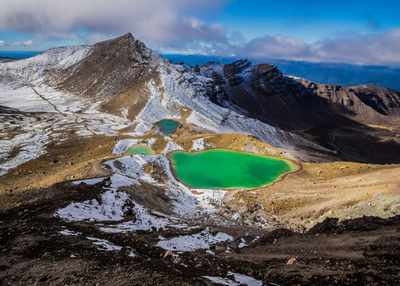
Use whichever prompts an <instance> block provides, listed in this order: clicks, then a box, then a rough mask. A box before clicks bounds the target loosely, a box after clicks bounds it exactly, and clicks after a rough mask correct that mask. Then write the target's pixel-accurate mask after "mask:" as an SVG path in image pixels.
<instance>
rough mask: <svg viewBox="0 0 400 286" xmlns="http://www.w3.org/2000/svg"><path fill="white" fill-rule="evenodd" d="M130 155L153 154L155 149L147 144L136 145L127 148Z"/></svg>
mask: <svg viewBox="0 0 400 286" xmlns="http://www.w3.org/2000/svg"><path fill="white" fill-rule="evenodd" d="M127 152H128V154H129V155H152V154H154V152H153V150H152V149H151V148H150V147H148V146H146V145H134V146H131V147H129V148H128V150H127Z"/></svg>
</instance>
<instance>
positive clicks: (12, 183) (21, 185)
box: [0, 136, 118, 208]
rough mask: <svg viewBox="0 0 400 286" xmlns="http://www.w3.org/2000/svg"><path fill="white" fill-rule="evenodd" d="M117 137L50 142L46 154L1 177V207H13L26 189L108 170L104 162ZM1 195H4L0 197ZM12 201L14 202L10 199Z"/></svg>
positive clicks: (98, 174)
mask: <svg viewBox="0 0 400 286" xmlns="http://www.w3.org/2000/svg"><path fill="white" fill-rule="evenodd" d="M117 139H118V138H115V137H107V136H93V137H90V138H82V137H74V136H72V137H71V138H70V139H69V140H68V141H65V142H62V143H60V144H54V143H52V144H51V145H49V146H47V152H48V153H47V154H45V155H43V156H40V157H39V158H38V159H36V160H31V161H28V162H26V163H24V164H22V165H21V166H19V167H17V168H15V169H13V170H10V172H9V173H7V174H6V175H4V176H1V177H0V195H1V194H4V193H7V194H9V198H8V199H7V200H6V201H5V200H2V199H0V208H8V207H12V206H13V204H14V203H16V204H18V203H19V201H23V200H24V194H21V193H24V192H26V193H27V195H29V192H30V190H32V189H38V188H46V187H49V186H52V185H54V184H55V183H59V182H63V181H69V180H79V179H81V178H92V177H98V176H104V175H106V174H108V172H107V170H105V169H104V167H103V166H102V165H101V162H102V161H104V160H106V159H110V158H111V157H112V148H113V147H114V145H115V143H116V141H117ZM0 198H1V197H0ZM11 202H13V203H11Z"/></svg>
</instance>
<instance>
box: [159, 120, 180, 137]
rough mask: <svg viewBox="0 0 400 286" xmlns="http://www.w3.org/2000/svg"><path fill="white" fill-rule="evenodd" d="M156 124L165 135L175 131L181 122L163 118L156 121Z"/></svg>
mask: <svg viewBox="0 0 400 286" xmlns="http://www.w3.org/2000/svg"><path fill="white" fill-rule="evenodd" d="M157 126H158V127H159V128H160V130H161V132H162V133H164V134H165V135H171V134H173V133H175V132H176V129H178V128H179V127H180V126H181V124H180V123H179V122H177V121H175V120H172V119H163V120H160V121H158V122H157Z"/></svg>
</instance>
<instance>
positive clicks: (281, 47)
mask: <svg viewBox="0 0 400 286" xmlns="http://www.w3.org/2000/svg"><path fill="white" fill-rule="evenodd" d="M227 2H229V1H228V0H69V1H62V0H57V1H56V0H0V7H1V9H0V31H14V32H19V33H26V34H29V35H34V37H36V38H35V39H33V42H39V40H43V41H46V40H48V39H52V40H53V42H54V41H55V40H54V39H60V40H65V39H76V40H77V41H78V42H88V43H93V42H96V41H100V40H103V39H106V38H109V37H111V36H116V35H118V34H122V33H126V32H132V33H133V34H134V35H135V36H136V37H137V38H139V39H141V40H143V41H144V42H146V43H147V44H148V45H149V46H150V47H152V48H154V49H157V50H160V51H181V52H182V51H183V52H189V53H202V54H214V55H237V56H242V57H250V58H280V59H288V60H304V61H324V62H348V63H357V64H384V65H400V28H399V29H392V30H390V31H384V32H378V31H374V32H371V33H369V34H355V33H352V34H350V35H345V36H335V37H327V38H326V39H322V40H320V41H316V42H306V41H304V40H302V39H298V38H293V37H289V36H284V35H265V36H263V37H259V38H255V39H250V40H249V41H247V42H245V41H244V36H243V35H241V34H240V33H239V32H237V31H231V30H229V29H227V27H224V26H222V25H220V24H218V17H217V16H218V12H219V11H222V9H223V8H224V5H226V3H227ZM243 5H246V4H245V3H243ZM33 42H32V39H31V38H29V39H26V40H25V41H19V43H21V46H30V45H32V43H33ZM6 45H11V44H10V43H6V42H4V39H0V46H6Z"/></svg>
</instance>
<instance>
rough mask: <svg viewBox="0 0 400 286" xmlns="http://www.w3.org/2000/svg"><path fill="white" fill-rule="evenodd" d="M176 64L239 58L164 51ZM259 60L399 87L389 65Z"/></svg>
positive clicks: (397, 71) (322, 78)
mask: <svg viewBox="0 0 400 286" xmlns="http://www.w3.org/2000/svg"><path fill="white" fill-rule="evenodd" d="M164 57H166V58H167V59H169V60H170V61H171V62H173V63H185V64H187V65H190V66H195V65H202V64H205V63H208V62H210V61H211V62H216V63H221V64H228V63H231V62H233V61H235V60H238V59H239V58H235V57H215V56H202V55H178V54H165V55H164ZM252 61H254V62H256V63H262V62H267V63H271V64H274V65H276V66H277V67H278V68H279V69H280V70H281V71H282V72H283V73H284V74H287V75H293V76H296V77H301V78H306V79H309V80H312V81H315V82H319V83H330V84H338V85H346V86H350V85H360V84H372V85H379V86H385V87H387V88H391V89H396V90H400V81H399V78H400V68H394V67H386V66H362V65H351V64H340V63H311V62H300V61H286V60H276V59H263V60H252Z"/></svg>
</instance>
